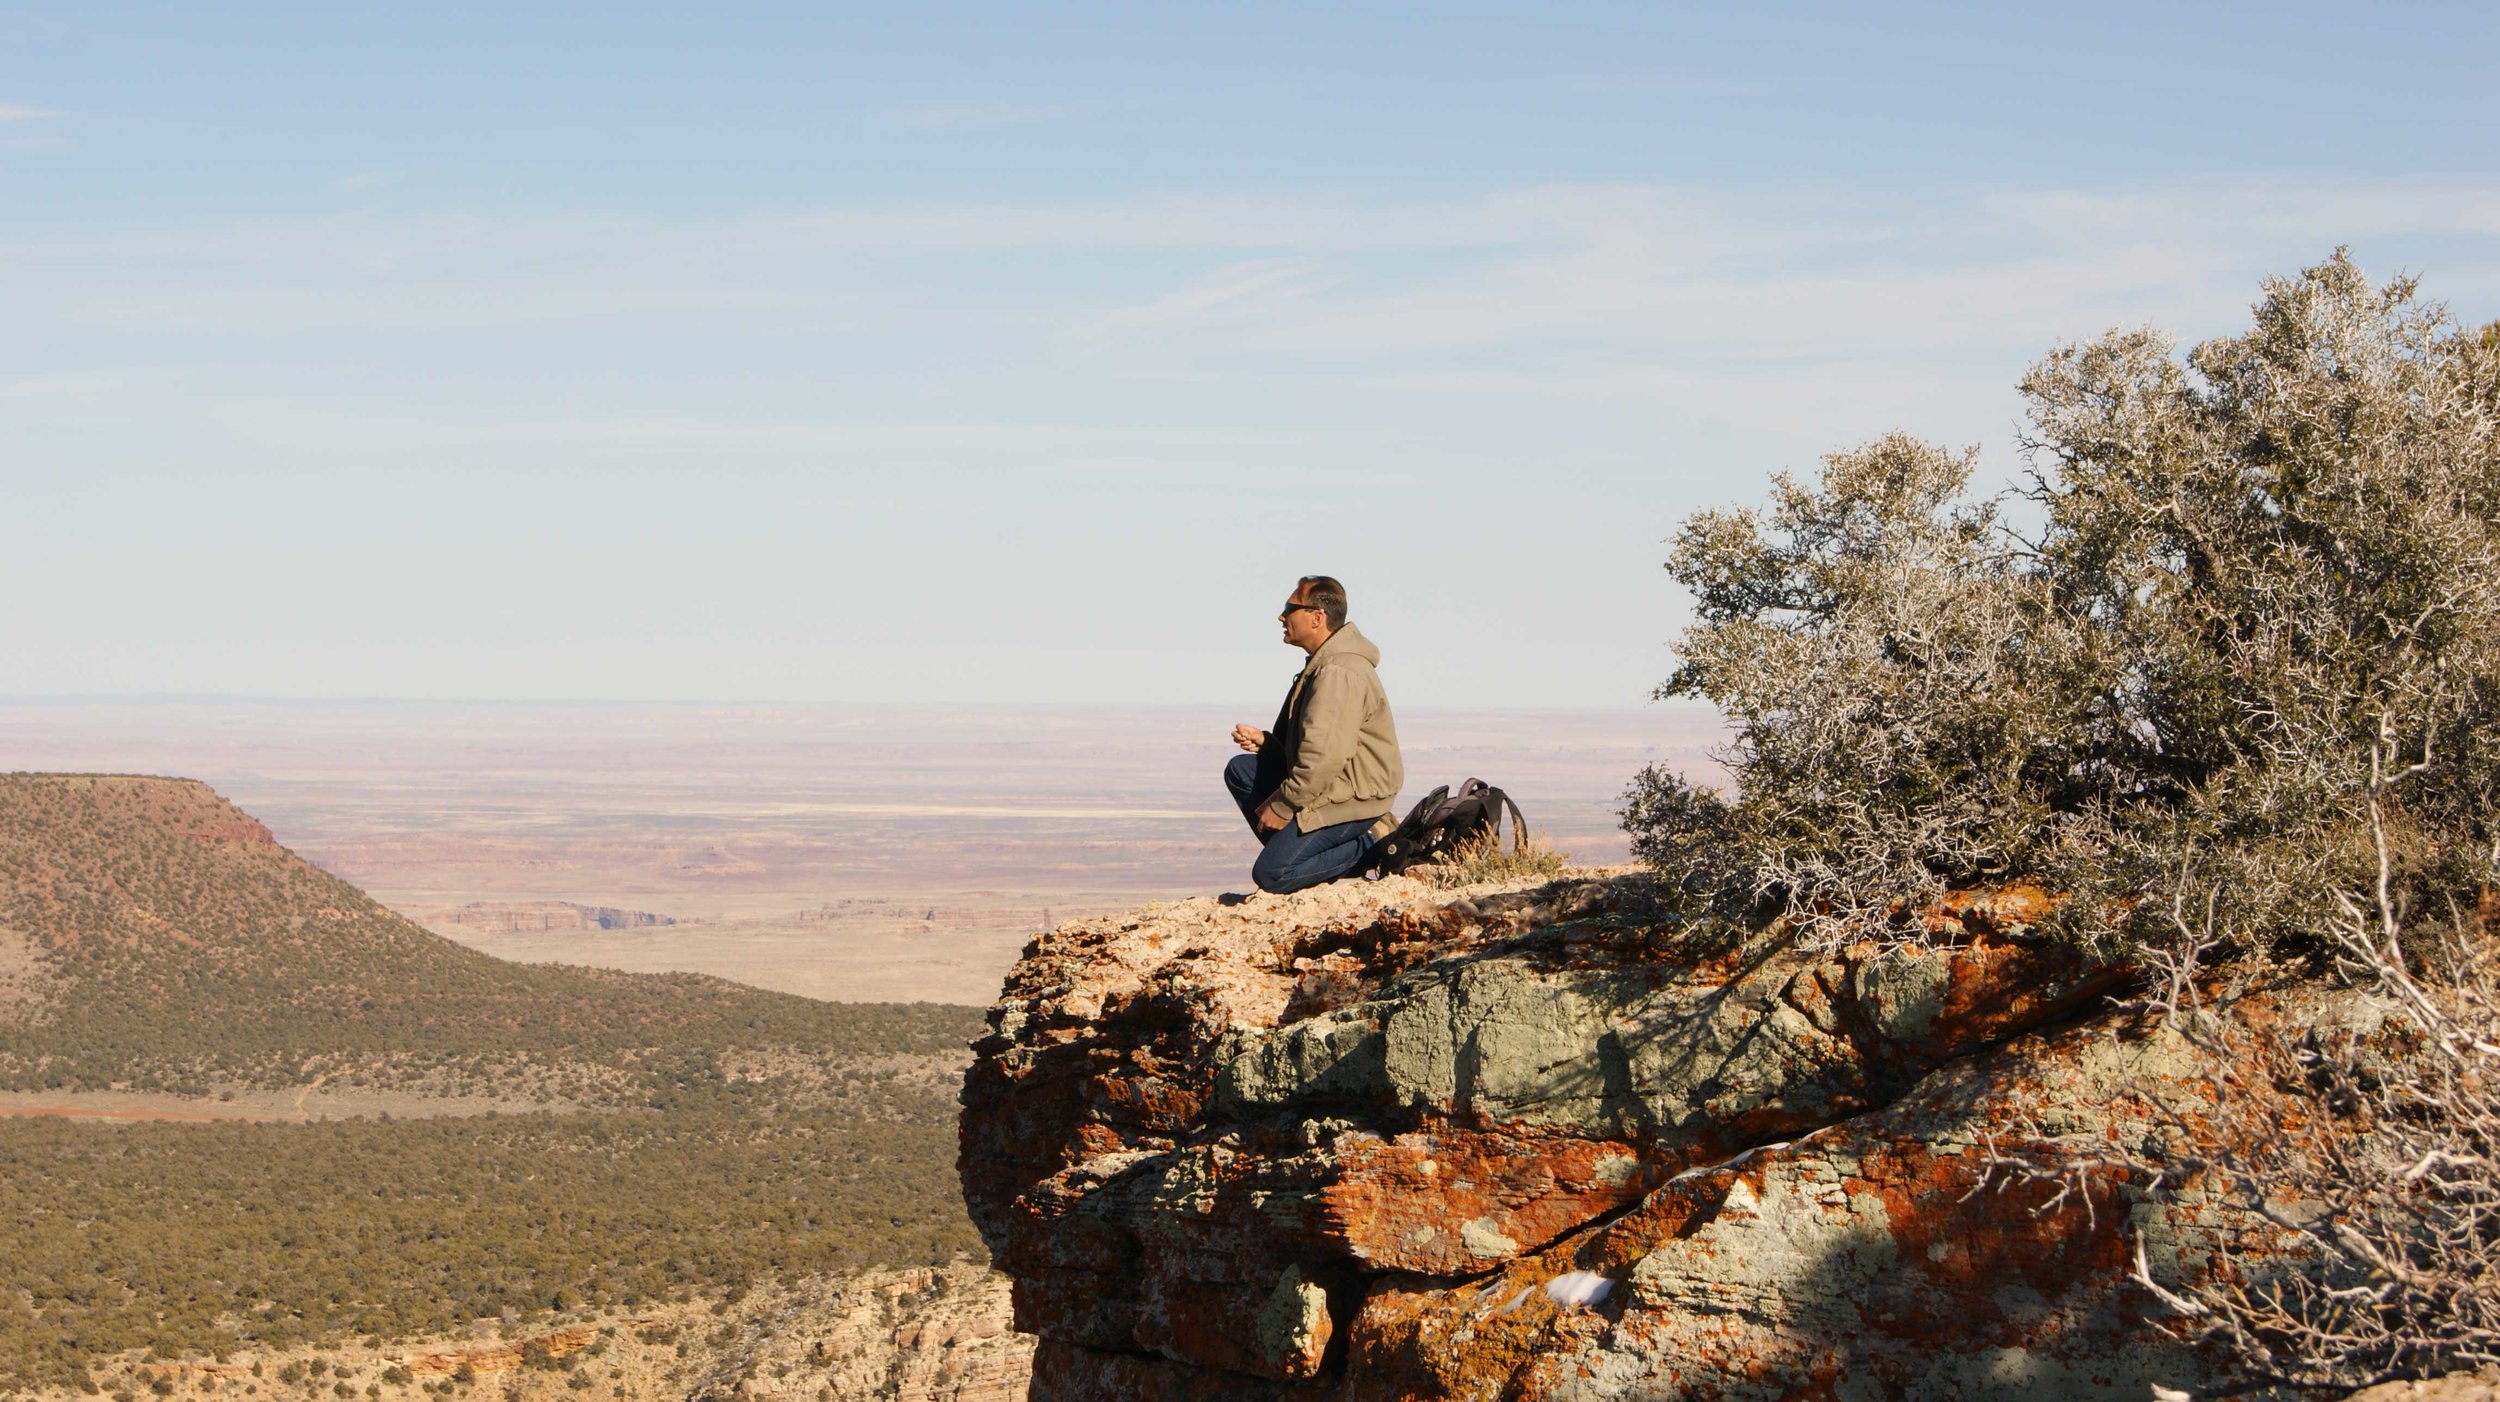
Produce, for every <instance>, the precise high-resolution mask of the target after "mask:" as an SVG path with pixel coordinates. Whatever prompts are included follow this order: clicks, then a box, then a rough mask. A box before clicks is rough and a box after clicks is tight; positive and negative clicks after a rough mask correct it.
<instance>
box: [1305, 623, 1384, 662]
mask: <svg viewBox="0 0 2500 1402" xmlns="http://www.w3.org/2000/svg"><path fill="white" fill-rule="evenodd" d="M1329 657H1359V658H1361V659H1362V660H1363V661H1364V662H1365V663H1367V664H1369V665H1371V666H1374V667H1377V666H1379V665H1380V649H1379V648H1376V647H1374V646H1372V640H1371V639H1369V638H1366V637H1364V636H1363V631H1362V630H1361V629H1359V628H1357V627H1355V626H1354V621H1353V620H1352V619H1348V620H1346V625H1345V626H1344V627H1343V628H1340V629H1338V630H1337V631H1336V632H1334V633H1331V634H1329V635H1328V641H1326V642H1324V643H1321V644H1320V645H1319V651H1317V652H1314V653H1312V654H1311V661H1310V665H1311V666H1313V667H1316V666H1318V665H1319V664H1320V660H1321V659H1322V658H1329Z"/></svg>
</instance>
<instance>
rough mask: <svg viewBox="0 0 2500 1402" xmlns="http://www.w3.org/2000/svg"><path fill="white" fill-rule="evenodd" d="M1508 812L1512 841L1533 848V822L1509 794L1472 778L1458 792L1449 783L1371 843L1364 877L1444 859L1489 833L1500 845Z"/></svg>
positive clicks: (1517, 846) (1522, 849)
mask: <svg viewBox="0 0 2500 1402" xmlns="http://www.w3.org/2000/svg"><path fill="white" fill-rule="evenodd" d="M1505 809H1508V810H1509V812H1510V836H1511V843H1512V845H1513V847H1514V848H1515V849H1516V850H1517V851H1520V852H1523V853H1524V852H1526V851H1527V850H1528V820H1527V819H1526V818H1525V817H1524V816H1522V815H1521V814H1520V812H1519V805H1518V804H1516V803H1513V802H1512V801H1511V797H1510V795H1509V794H1506V793H1504V792H1502V791H1501V790H1500V789H1497V788H1495V787H1493V786H1492V785H1490V784H1488V783H1486V782H1485V781H1483V780H1482V779H1470V780H1468V781H1467V782H1466V783H1464V784H1461V785H1459V786H1458V792H1456V793H1452V792H1450V787H1449V785H1447V784H1444V785H1442V786H1441V787H1440V788H1437V789H1434V790H1433V791H1432V792H1430V793H1428V794H1425V795H1424V797H1423V801H1422V802H1420V803H1418V804H1416V805H1415V806H1414V807H1413V808H1411V809H1408V810H1407V814H1406V819H1405V821H1404V822H1401V823H1399V824H1398V825H1397V826H1396V827H1395V828H1393V829H1391V830H1390V832H1389V835H1388V836H1386V837H1384V838H1382V839H1380V841H1378V842H1377V843H1374V844H1373V845H1372V850H1371V854H1370V855H1369V856H1367V857H1365V858H1364V859H1363V876H1364V878H1365V879H1366V880H1378V879H1379V878H1381V877H1384V876H1395V875H1397V874H1398V873H1399V872H1402V871H1404V870H1406V869H1407V868H1408V867H1419V866H1427V865H1429V864H1431V863H1433V862H1438V861H1442V860H1445V859H1446V858H1447V857H1448V856H1449V854H1450V852H1451V851H1452V849H1454V848H1457V847H1459V846H1461V845H1463V844H1465V843H1467V842H1470V841H1472V840H1474V839H1476V838H1479V837H1482V836H1484V835H1486V834H1488V833H1490V834H1492V835H1493V837H1494V840H1495V841H1497V842H1498V841H1500V838H1501V827H1502V812H1503V810H1505Z"/></svg>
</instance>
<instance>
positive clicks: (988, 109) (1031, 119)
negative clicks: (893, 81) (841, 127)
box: [885, 102, 1083, 132]
mask: <svg viewBox="0 0 2500 1402" xmlns="http://www.w3.org/2000/svg"><path fill="white" fill-rule="evenodd" d="M1082 106H1083V104H1080V103H1073V102H915V103H911V104H908V105H906V106H902V107H896V108H891V109H889V110H888V111H887V112H886V114H885V116H886V120H888V121H890V122H892V123H893V124H894V125H896V126H899V127H905V128H908V129H910V130H912V131H929V132H952V131H998V130H1001V129H1004V128H1007V127H1023V126H1031V125H1033V124H1034V123H1036V122H1050V121H1057V120H1058V119H1060V118H1062V117H1067V116H1072V115H1074V114H1075V113H1076V112H1078V111H1079V110H1081V109H1082Z"/></svg>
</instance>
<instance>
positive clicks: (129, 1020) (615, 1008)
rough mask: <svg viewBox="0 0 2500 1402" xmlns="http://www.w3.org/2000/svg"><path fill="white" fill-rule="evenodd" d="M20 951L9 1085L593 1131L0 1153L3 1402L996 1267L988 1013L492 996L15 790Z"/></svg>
mask: <svg viewBox="0 0 2500 1402" xmlns="http://www.w3.org/2000/svg"><path fill="white" fill-rule="evenodd" d="M12 945H13V946H18V947H22V948H24V949H26V950H29V951H31V952H32V953H33V954H34V955H35V956H36V957H37V960H38V962H39V966H40V967H39V970H38V977H36V978H34V979H33V980H31V981H29V980H26V979H23V978H21V979H19V980H18V981H17V982H16V983H15V984H14V985H13V986H12V987H0V995H8V994H11V993H15V994H17V995H19V996H16V997H15V998H14V999H13V1000H12V1001H0V1087H7V1088H17V1089H105V1088H112V1087H135V1088H142V1089H156V1090H163V1091H171V1092H176V1093H188V1094H194V1095H202V1096H205V1095H207V1094H209V1093H210V1092H211V1091H212V1090H214V1089H218V1088H222V1087H226V1086H232V1085H238V1084H242V1085H250V1084H259V1085H275V1086H300V1085H304V1084H305V1083H307V1082H308V1081H310V1080H313V1079H316V1078H318V1079H322V1080H324V1081H325V1082H329V1083H335V1084H337V1085H344V1086H354V1085H358V1084H362V1085H366V1086H393V1087H398V1088H401V1089H414V1090H420V1091H427V1092H435V1093H441V1092H451V1093H463V1094H487V1095H499V1096H505V1097H520V1098H525V1099H546V1098H549V1097H550V1096H561V1097H562V1098H564V1099H567V1100H569V1101H572V1102H574V1103H576V1104H583V1105H591V1106H598V1107H604V1108H600V1109H597V1110H594V1111H591V1112H588V1113H577V1114H547V1113H532V1114H506V1115H489V1116H480V1117H475V1118H444V1119H399V1120H393V1119H390V1118H388V1117H384V1118H381V1119H375V1120H343V1121H337V1122H328V1123H320V1124H311V1125H272V1124H249V1123H233V1122H227V1123H215V1124H123V1125H98V1124H85V1123H76V1122H66V1121H60V1120H51V1119H0V1222H6V1223H8V1224H9V1229H8V1231H7V1232H6V1233H5V1234H0V1235H4V1237H5V1242H4V1244H0V1389H5V1388H8V1387H12V1386H26V1385H33V1384H51V1385H60V1384H71V1383H75V1382H78V1381H80V1380H82V1379H85V1372H84V1364H85V1362H86V1361H87V1360H88V1359H90V1358H93V1357H96V1356H100V1355H106V1354H112V1353H118V1352H122V1351H125V1350H134V1349H148V1350H153V1351H154V1352H155V1353H156V1354H157V1355H158V1356H159V1357H167V1358H171V1357H182V1356H193V1355H200V1354H211V1353H215V1352H218V1351H221V1350H225V1351H231V1350H234V1349H236V1348H240V1347H245V1346H253V1347H262V1346H266V1347H285V1346H288V1345H293V1344H299V1343H311V1342H325V1341H329V1340H333V1339H338V1338H344V1337H349V1336H367V1337H391V1336H404V1335H408V1334H413V1333H424V1332H433V1331H439V1330H444V1329H449V1328H452V1327H454V1326H456V1325H460V1324H464V1323H466V1322H468V1321H470V1320H473V1319H479V1318H489V1317H497V1316H503V1315H507V1314H510V1315H528V1314H534V1313H538V1312H542V1311H546V1310H549V1309H551V1308H559V1309H564V1310H577V1309H578V1310H601V1309H609V1308H623V1307H630V1306H631V1305H633V1304H635V1303H637V1302H640V1301H644V1300H654V1299H661V1298H667V1297H670V1296H678V1295H685V1294H689V1293H697V1292H713V1291H718V1290H722V1289H728V1290H733V1291H734V1290H739V1289H743V1288H744V1286H745V1285H746V1283H747V1282H749V1281H750V1280H752V1279H755V1278H758V1277H762V1276H782V1275H803V1274H807V1273H810V1272H815V1271H823V1270H837V1269H848V1268H852V1267H857V1266H866V1265H871V1264H924V1263H936V1262H941V1261H944V1260H947V1259H949V1258H951V1257H953V1256H955V1255H957V1254H960V1253H965V1252H972V1251H977V1250H978V1249H979V1238H978V1237H977V1236H976V1235H975V1234H974V1232H973V1231H972V1228H971V1226H970V1223H969V1222H968V1221H967V1219H966V1218H965V1216H964V1211H963V1207H962V1203H961V1201H960V1198H959V1196H958V1193H957V1189H956V1180H955V1174H954V1154H955V1142H954V1132H953V1121H954V1111H955V1106H954V1096H953V1089H954V1088H953V1085H952V1083H951V1076H950V1075H949V1074H948V1073H947V1072H946V1071H945V1069H944V1068H945V1067H947V1066H949V1065H951V1064H952V1062H953V1060H954V1058H955V1057H957V1056H958V1055H960V1053H961V1051H962V1049H963V1047H964V1046H965V1045H966V1044H967V1043H968V1042H969V1041H970V1040H971V1039H972V1038H973V1037H974V1036H977V1035H979V1031H980V1029H981V1014H980V1011H979V1010H977V1009H972V1008H954V1007H942V1006H936V1005H929V1004H913V1005H897V1004H848V1005H846V1004H826V1003H817V1002H813V1001H810V1000H808V999H803V998H796V997H790V996H787V995H782V994H773V993H764V992H760V991H757V990H754V989H748V988H741V987H739V986H737V985H734V984H730V983H726V982H723V981H721V980H717V979H708V978H697V977H691V976H666V977H651V976H642V975H626V974H612V973H606V972H602V971H598V970H589V969H572V968H556V967H545V966H530V965H514V964H506V963H503V962H501V961H498V960H495V959H491V958H489V957H487V956H485V955H482V954H478V953H475V952H473V951H470V950H468V949H465V948H462V947H461V946H459V945H456V944H453V943H451V942H449V941H446V940H443V939H440V938H438V937H436V936H434V935H432V934H430V933H428V932H426V931H424V930H421V929H419V928H417V927H416V926H414V925H412V924H410V923H409V922H407V921H405V920H403V919H401V918H399V917H398V916H396V915H393V914H391V913H390V912H389V911H387V910H384V909H383V908H382V907H380V906H378V905H376V904H375V903H374V902H373V901H371V900H370V899H368V898H367V897H366V896H365V895H364V894H363V893H362V892H359V891H357V890H356V889H355V888H353V887H351V886H349V885H348V884H346V883H345V882H342V881H340V880H338V879H337V878H335V877H332V876H330V875H328V874H327V873H324V872H321V871H319V870H317V869H315V868H314V867H312V866H310V865H308V864H306V863H304V862H302V861H300V860H298V859H297V858H296V857H295V856H294V855H293V854H292V853H289V852H287V851H286V850H285V849H284V848H282V847H279V846H278V845H277V844H275V843H274V842H272V841H270V840H269V836H268V834H267V832H266V831H265V830H263V829H262V828H261V827H260V826H259V825H258V824H257V823H254V822H253V821H252V820H251V819H249V818H247V817H245V816H244V815H243V814H241V813H239V812H237V811H236V810H235V809H233V808H232V807H231V806H229V805H227V804H226V803H225V802H224V801H223V800H221V799H219V798H217V797H216V795H214V794H213V793H211V792H209V790H208V789H207V788H205V787H204V786H202V785H199V784H194V783H189V782H186V781H181V780H166V779H140V778H117V777H100V776H76V775H23V774H20V775H0V946H12ZM29 989H31V991H32V993H33V995H34V996H33V997H32V998H28V997H26V996H23V995H24V994H25V993H26V992H27V991H28V990H29ZM933 1068H934V1069H933ZM326 1373H327V1367H326V1365H325V1364H324V1363H322V1362H321V1361H320V1360H315V1361H314V1362H313V1363H312V1364H311V1365H310V1366H309V1367H307V1366H306V1365H305V1364H302V1363H290V1364H288V1365H286V1366H285V1367H283V1368H280V1369H279V1370H278V1371H277V1379H278V1381H280V1382H283V1383H285V1384H287V1385H288V1386H289V1387H293V1386H295V1385H297V1384H299V1383H303V1382H304V1381H305V1380H306V1378H307V1377H308V1376H310V1377H313V1378H322V1377H324V1376H325V1375H326ZM474 1378H475V1374H474V1372H473V1371H471V1370H469V1369H467V1368H466V1367H465V1366H464V1367H463V1368H462V1370H461V1371H460V1372H458V1373H455V1374H454V1376H453V1381H452V1382H446V1383H445V1384H443V1387H442V1392H443V1393H445V1394H448V1393H449V1392H450V1391H452V1389H453V1386H454V1384H455V1383H457V1384H458V1385H460V1386H462V1387H465V1386H466V1385H467V1384H469V1383H470V1382H472V1381H474ZM89 1381H91V1380H89ZM318 1385H320V1386H327V1387H330V1388H331V1389H332V1390H335V1391H336V1392H337V1393H338V1395H340V1396H350V1395H353V1394H354V1393H355V1391H356V1388H355V1386H354V1385H352V1384H350V1383H348V1382H347V1381H345V1380H344V1379H340V1380H336V1381H333V1382H330V1383H326V1384H318ZM253 1386H256V1385H253ZM247 1390H249V1389H248V1388H247ZM116 1395H117V1396H123V1395H124V1394H116Z"/></svg>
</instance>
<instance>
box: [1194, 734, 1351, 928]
mask: <svg viewBox="0 0 2500 1402" xmlns="http://www.w3.org/2000/svg"><path fill="white" fill-rule="evenodd" d="M1258 774H1259V757H1258V756H1257V755H1235V756H1233V758H1232V762H1231V763H1229V764H1226V765H1225V766H1224V787H1225V788H1227V789H1230V790H1231V791H1232V795H1233V802H1234V804H1235V805H1237V806H1238V807H1239V808H1240V809H1241V816H1242V817H1244V818H1246V819H1248V820H1249V823H1250V830H1251V831H1252V832H1259V813H1258V805H1257V804H1255V803H1253V802H1252V801H1251V795H1250V786H1251V785H1252V784H1253V783H1256V782H1257V781H1258ZM1259 841H1260V842H1261V843H1262V844H1264V845H1263V846H1261V847H1260V849H1259V859H1258V860H1257V861H1255V862H1252V863H1251V864H1250V879H1251V880H1252V881H1253V882H1256V883H1257V884H1258V888H1259V889H1260V890H1262V891H1273V892H1275V893H1277V894H1279V895H1281V894H1283V893H1284V892H1287V891H1299V890H1302V889H1304V888H1306V887H1311V886H1317V885H1320V884H1321V883H1323V882H1328V881H1334V880H1336V879H1337V878H1338V877H1340V876H1347V875H1350V874H1352V873H1353V871H1354V869H1355V868H1356V867H1359V866H1361V865H1362V864H1363V858H1364V857H1365V856H1366V855H1367V854H1368V853H1370V851H1371V847H1372V820H1371V819H1369V818H1357V819H1355V820H1354V821H1353V822H1350V823H1331V824H1329V825H1328V826H1327V827H1324V828H1321V829H1320V830H1319V831H1317V832H1304V831H1302V830H1301V824H1300V823H1299V822H1293V823H1287V824H1285V826H1284V828H1283V829H1282V830H1280V831H1277V832H1272V833H1259Z"/></svg>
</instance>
